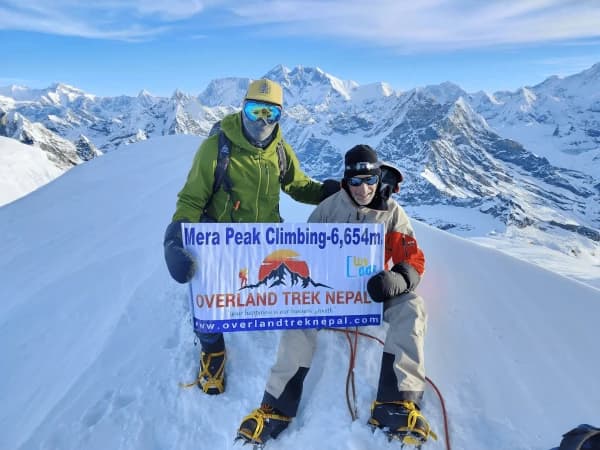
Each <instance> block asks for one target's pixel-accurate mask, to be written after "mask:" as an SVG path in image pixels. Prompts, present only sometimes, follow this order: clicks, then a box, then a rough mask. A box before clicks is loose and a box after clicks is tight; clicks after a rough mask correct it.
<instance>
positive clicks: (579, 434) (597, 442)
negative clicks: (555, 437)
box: [558, 424, 600, 450]
mask: <svg viewBox="0 0 600 450" xmlns="http://www.w3.org/2000/svg"><path fill="white" fill-rule="evenodd" d="M558 450H600V428H596V427H593V426H591V425H587V424H583V425H579V426H578V427H577V428H573V429H572V430H571V431H569V432H568V433H565V434H563V439H562V441H561V442H560V447H559V448H558Z"/></svg>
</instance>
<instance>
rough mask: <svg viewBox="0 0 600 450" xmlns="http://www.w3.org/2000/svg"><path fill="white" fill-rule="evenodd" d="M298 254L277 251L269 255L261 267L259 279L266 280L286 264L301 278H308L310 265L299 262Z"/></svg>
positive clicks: (290, 251)
mask: <svg viewBox="0 0 600 450" xmlns="http://www.w3.org/2000/svg"><path fill="white" fill-rule="evenodd" d="M298 256H300V255H299V254H298V253H296V252H295V251H293V250H276V251H274V252H273V253H271V254H269V255H268V256H267V257H266V258H265V259H264V260H263V262H262V264H261V265H260V269H259V270H258V279H259V280H260V281H262V280H264V279H265V277H267V276H268V275H269V274H270V273H271V272H272V271H273V270H275V269H277V268H278V267H279V266H280V265H282V264H284V265H285V266H287V267H288V269H290V271H291V272H294V273H297V274H298V275H300V276H301V277H308V275H309V271H308V265H307V264H306V262H304V261H300V260H298V259H297V258H298Z"/></svg>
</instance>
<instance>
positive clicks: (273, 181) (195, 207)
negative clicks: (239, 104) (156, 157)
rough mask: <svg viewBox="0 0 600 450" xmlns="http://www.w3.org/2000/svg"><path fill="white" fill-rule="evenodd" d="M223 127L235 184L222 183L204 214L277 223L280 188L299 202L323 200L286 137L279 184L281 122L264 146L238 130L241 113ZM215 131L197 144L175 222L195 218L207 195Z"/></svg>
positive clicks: (214, 158)
mask: <svg viewBox="0 0 600 450" xmlns="http://www.w3.org/2000/svg"><path fill="white" fill-rule="evenodd" d="M221 130H222V131H223V132H224V133H225V135H226V136H227V137H228V138H229V140H230V141H231V155H230V161H229V166H228V168H227V173H228V175H229V178H230V179H231V182H232V184H233V189H232V193H231V195H230V194H228V193H227V192H225V191H224V190H223V188H222V186H221V189H219V190H218V191H217V192H216V193H215V195H214V197H213V199H212V202H211V204H210V205H209V206H208V209H207V213H208V215H209V216H210V217H211V218H213V219H214V220H216V221H217V222H280V221H281V217H280V215H279V192H280V188H283V190H284V191H285V192H286V193H287V194H289V195H290V196H291V197H292V198H294V199H295V200H297V201H300V202H303V203H309V204H315V205H316V204H317V203H319V201H320V200H321V187H322V184H321V183H319V182H318V181H315V180H313V179H311V178H309V177H308V176H307V175H306V174H305V173H304V172H303V171H302V169H300V163H299V162H298V158H297V157H296V155H295V153H294V151H293V150H292V148H291V147H290V146H289V145H288V144H287V143H286V142H285V141H284V147H285V153H286V156H287V166H288V169H287V172H286V176H285V179H284V180H283V183H282V184H281V185H280V184H279V158H278V156H277V150H276V147H277V141H279V140H280V139H283V138H282V136H281V131H280V129H279V126H278V127H277V130H276V133H277V135H276V137H275V139H274V140H273V142H272V143H271V144H270V145H269V146H268V147H267V148H265V149H261V148H257V147H254V146H253V145H251V144H250V143H249V142H248V141H247V140H246V138H245V137H244V134H243V132H242V121H241V117H240V114H239V113H236V114H231V115H229V116H226V117H225V118H224V119H223V120H222V121H221ZM218 138H219V137H218V133H217V134H215V135H214V136H211V137H209V138H207V139H206V140H205V141H204V142H203V143H202V144H201V145H200V148H199V149H198V151H197V152H196V156H195V157H194V162H193V163H192V168H191V169H190V172H189V174H188V177H187V180H186V182H185V185H184V186H183V189H182V190H181V191H180V192H179V194H178V200H177V207H176V210H175V214H174V215H173V221H175V220H179V221H183V222H199V221H200V217H201V216H202V213H203V210H204V208H205V205H206V202H207V201H208V200H209V198H210V196H211V194H212V189H213V181H214V175H215V168H216V165H217V146H218V145H217V144H218Z"/></svg>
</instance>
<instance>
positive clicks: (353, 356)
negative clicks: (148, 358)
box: [324, 328, 452, 450]
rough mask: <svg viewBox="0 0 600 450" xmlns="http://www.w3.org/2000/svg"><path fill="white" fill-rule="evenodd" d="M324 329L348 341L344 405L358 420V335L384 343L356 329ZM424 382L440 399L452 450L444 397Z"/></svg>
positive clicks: (354, 418) (445, 431)
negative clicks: (351, 336)
mask: <svg viewBox="0 0 600 450" xmlns="http://www.w3.org/2000/svg"><path fill="white" fill-rule="evenodd" d="M324 329H325V330H329V331H337V332H338V333H344V334H345V335H346V338H347V339H348V344H349V345H350V363H349V365H348V374H347V376H346V403H347V405H348V410H349V411H350V416H351V417H352V420H353V421H354V420H356V419H357V418H358V412H357V408H356V387H355V384H354V367H355V363H356V349H357V345H358V336H359V335H360V336H363V337H366V338H369V339H373V340H374V341H377V342H379V343H380V344H381V345H385V342H384V341H383V340H382V339H379V338H378V337H377V336H373V335H372V334H369V333H364V332H362V331H358V328H355V329H354V330H353V331H350V330H349V329H348V328H346V329H340V328H324ZM350 334H354V345H353V343H352V340H351V338H350ZM350 380H351V385H352V400H351V399H350V396H349V394H348V387H349V383H350ZM425 380H426V381H427V382H428V383H429V384H430V385H431V387H432V388H433V390H434V391H435V393H436V394H437V396H438V398H439V399H440V404H441V407H442V415H443V418H444V438H445V440H446V450H452V448H451V446H450V432H449V426H448V413H447V411H446V403H445V401H444V397H443V396H442V393H441V391H440V390H439V389H438V387H437V386H436V385H435V383H434V382H433V381H432V380H431V378H429V377H425ZM352 404H353V405H354V407H352V406H351V405H352Z"/></svg>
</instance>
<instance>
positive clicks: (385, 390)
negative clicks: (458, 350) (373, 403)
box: [263, 293, 427, 417]
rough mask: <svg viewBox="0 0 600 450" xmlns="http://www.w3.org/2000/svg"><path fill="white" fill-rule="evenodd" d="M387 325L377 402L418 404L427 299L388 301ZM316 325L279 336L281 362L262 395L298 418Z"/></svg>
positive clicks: (406, 297) (408, 297) (412, 296)
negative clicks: (398, 401) (424, 300)
mask: <svg viewBox="0 0 600 450" xmlns="http://www.w3.org/2000/svg"><path fill="white" fill-rule="evenodd" d="M383 319H384V321H385V322H387V323H389V328H388V331H387V334H386V337H385V345H384V348H383V356H382V360H381V369H380V375H379V386H378V390H377V400H378V401H396V400H410V401H414V402H415V403H417V404H419V403H420V401H421V399H422V396H423V391H424V389H425V367H424V355H423V347H424V337H425V332H426V328H427V314H426V312H425V307H424V303H423V299H422V298H421V297H420V296H418V295H417V294H415V293H407V294H402V295H400V296H398V297H394V298H392V299H390V300H388V301H386V302H385V303H384V313H383ZM317 332H318V330H317V329H300V330H286V331H284V332H283V333H282V334H281V339H280V341H279V349H278V351H277V360H276V361H275V364H274V365H273V367H272V368H271V374H270V376H269V380H268V382H267V387H266V390H265V394H264V397H263V403H267V404H269V405H271V406H273V407H275V408H277V409H278V410H279V411H281V412H282V413H283V414H285V415H287V416H290V417H294V416H295V415H296V412H297V410H298V404H299V403H300V398H301V396H302V385H303V382H304V378H305V377H306V374H307V373H308V370H309V368H310V365H311V362H312V358H313V354H314V351H315V345H316V339H317Z"/></svg>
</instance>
